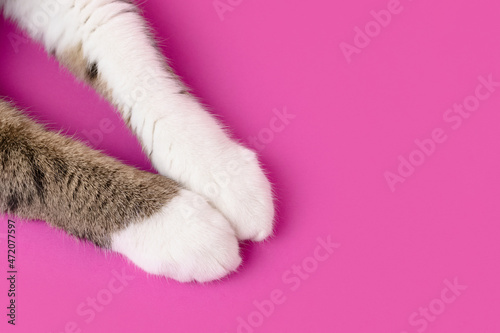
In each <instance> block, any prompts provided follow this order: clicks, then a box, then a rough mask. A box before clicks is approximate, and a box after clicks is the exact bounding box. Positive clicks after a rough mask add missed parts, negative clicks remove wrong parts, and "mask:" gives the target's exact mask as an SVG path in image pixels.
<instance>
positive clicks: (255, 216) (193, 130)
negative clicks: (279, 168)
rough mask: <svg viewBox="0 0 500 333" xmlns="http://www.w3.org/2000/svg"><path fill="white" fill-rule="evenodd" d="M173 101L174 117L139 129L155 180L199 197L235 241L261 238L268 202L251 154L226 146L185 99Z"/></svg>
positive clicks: (268, 225)
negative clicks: (224, 221) (176, 185)
mask: <svg viewBox="0 0 500 333" xmlns="http://www.w3.org/2000/svg"><path fill="white" fill-rule="evenodd" d="M178 98H179V99H181V100H179V101H178V104H176V105H175V106H173V107H172V110H177V111H172V112H171V113H164V114H163V116H161V117H157V120H156V121H155V122H154V125H152V124H150V125H147V126H144V130H143V136H145V137H146V138H150V139H147V140H146V139H144V140H143V144H144V146H145V147H146V151H147V152H149V155H150V158H151V162H152V163H153V165H154V166H155V168H156V169H157V170H158V172H159V173H160V174H162V175H164V176H167V177H169V178H171V179H173V180H175V181H177V182H178V183H180V184H181V185H182V186H184V187H185V188H187V189H189V190H191V191H193V192H196V193H198V194H201V195H203V196H204V197H205V198H206V199H207V200H208V201H209V202H210V203H212V204H213V205H214V206H215V207H216V208H217V209H218V210H219V211H220V212H221V213H222V214H223V215H224V216H225V217H226V218H227V219H228V220H229V222H230V223H231V225H232V226H233V228H234V230H235V232H236V236H237V237H238V238H239V239H242V240H245V239H251V240H255V241H261V240H263V239H265V238H267V237H268V236H269V235H271V233H272V230H273V220H274V205H273V196H272V190H271V185H270V183H269V181H268V179H267V178H266V175H265V174H264V172H263V170H262V168H261V166H260V164H259V161H258V159H257V156H256V154H255V153H254V152H253V151H251V150H249V149H247V148H244V147H242V146H241V145H239V144H237V143H236V142H234V141H233V140H231V139H230V138H229V137H228V136H227V134H226V133H225V131H224V130H222V128H221V126H220V125H219V124H218V123H217V122H216V121H215V119H214V118H213V117H212V116H211V115H210V114H209V113H208V112H205V111H204V110H203V109H202V108H201V107H200V105H199V104H198V103H197V102H196V101H195V100H194V99H192V98H191V97H190V96H186V95H182V97H178ZM182 98H183V99H182ZM152 119H154V117H152ZM145 133H147V135H146V134H145Z"/></svg>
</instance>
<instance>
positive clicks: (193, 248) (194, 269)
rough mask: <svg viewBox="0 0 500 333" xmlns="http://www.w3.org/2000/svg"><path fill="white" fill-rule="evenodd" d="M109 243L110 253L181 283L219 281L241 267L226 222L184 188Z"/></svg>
mask: <svg viewBox="0 0 500 333" xmlns="http://www.w3.org/2000/svg"><path fill="white" fill-rule="evenodd" d="M193 207H194V208H193ZM111 239H112V243H111V248H112V249H113V250H114V251H116V252H118V253H121V254H123V255H125V256H127V257H128V258H129V259H130V260H131V261H132V262H133V263H135V264H136V265H137V266H139V267H140V268H142V269H143V270H144V271H146V272H148V273H151V274H155V275H163V276H167V277H171V278H174V279H176V280H178V281H181V282H188V281H198V282H206V281H211V280H216V279H220V278H222V277H223V276H225V275H227V274H229V273H231V272H232V271H234V270H236V268H237V267H238V266H239V265H240V263H241V258H240V256H239V253H238V251H239V250H238V240H237V238H236V236H235V234H234V231H233V229H232V228H231V226H230V224H229V222H227V221H226V219H224V217H223V216H222V215H221V214H220V213H219V212H217V210H215V209H214V208H212V207H211V206H210V205H209V204H208V203H207V202H206V201H205V200H204V199H203V198H201V197H200V196H199V195H197V194H195V193H193V192H190V191H187V190H181V192H180V194H179V195H178V196H176V197H175V198H174V199H173V200H171V201H170V202H169V203H168V204H167V205H165V207H164V208H163V209H162V210H161V211H160V212H158V213H156V214H155V215H153V216H151V217H150V218H147V219H145V220H144V221H139V222H136V223H132V224H130V225H129V226H128V227H127V228H125V229H124V230H121V231H119V232H117V233H115V234H113V235H112V238H111Z"/></svg>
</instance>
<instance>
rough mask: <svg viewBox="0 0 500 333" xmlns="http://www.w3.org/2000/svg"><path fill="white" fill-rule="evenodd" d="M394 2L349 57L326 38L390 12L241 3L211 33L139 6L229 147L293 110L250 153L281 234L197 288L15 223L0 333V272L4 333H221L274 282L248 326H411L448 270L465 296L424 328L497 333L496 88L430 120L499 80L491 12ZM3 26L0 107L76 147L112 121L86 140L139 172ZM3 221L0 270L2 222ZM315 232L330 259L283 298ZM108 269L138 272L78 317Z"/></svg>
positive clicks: (42, 61) (190, 14)
mask: <svg viewBox="0 0 500 333" xmlns="http://www.w3.org/2000/svg"><path fill="white" fill-rule="evenodd" d="M401 4H402V6H403V7H404V9H403V11H402V12H401V13H400V14H399V15H397V16H395V17H393V20H392V22H391V23H390V25H389V26H388V27H386V28H383V29H382V32H381V33H380V35H379V36H377V37H375V38H374V39H373V40H372V42H371V44H370V45H369V46H368V47H366V48H365V49H363V50H362V52H361V53H360V54H359V55H354V56H353V59H352V63H350V64H348V63H347V62H346V60H345V58H344V56H343V54H342V52H341V51H340V48H339V43H341V42H348V43H352V42H353V38H354V31H353V28H354V27H355V26H364V24H366V23H367V22H368V21H370V20H371V17H370V11H371V10H379V9H382V8H386V6H387V1H386V0H370V1H369V0H360V1H354V2H351V1H338V2H332V1H326V0H323V1H318V2H306V1H300V2H299V1H286V0H275V1H271V2H270V1H243V2H242V3H241V5H239V6H237V7H236V8H235V9H234V10H233V11H232V12H228V13H226V15H225V20H224V21H221V20H220V19H219V17H218V16H217V14H216V12H215V10H214V9H213V7H212V3H211V1H195V0H171V1H161V0H149V1H148V2H146V3H144V4H143V5H142V8H143V9H144V13H145V15H146V17H147V18H148V20H149V21H150V22H151V23H152V25H153V26H154V28H155V29H156V30H157V34H158V36H159V38H160V39H161V40H162V41H163V43H162V44H163V45H164V47H163V52H164V53H165V54H166V55H167V56H168V57H169V58H171V59H172V63H173V66H174V68H175V69H176V71H177V72H178V73H179V74H180V75H181V76H182V77H183V78H184V79H185V81H186V82H187V83H188V84H189V85H190V86H191V87H192V88H193V90H194V91H195V93H196V94H197V95H198V96H199V97H200V98H201V99H202V100H203V101H204V102H205V103H207V104H208V105H210V106H211V107H212V108H213V110H214V113H216V114H218V115H219V116H220V118H221V119H222V120H223V121H224V123H226V124H227V125H229V127H230V128H232V130H233V133H234V134H235V136H236V137H237V138H239V139H241V140H243V141H246V139H247V138H248V137H249V136H251V135H256V134H257V133H259V132H260V131H261V130H262V129H263V128H266V127H269V122H270V120H271V119H272V117H273V109H274V108H278V109H282V108H283V107H286V108H287V110H288V111H289V112H290V113H292V114H294V115H296V118H295V119H294V120H292V121H291V123H290V124H289V125H288V126H287V127H286V129H285V130H283V131H282V132H280V133H276V135H275V138H274V140H273V141H272V142H270V143H269V144H267V145H266V147H265V149H263V150H262V151H261V152H260V155H261V159H262V161H263V163H264V165H265V167H266V169H267V170H268V171H269V173H270V177H271V179H272V181H273V183H274V184H275V188H276V193H277V201H278V204H277V206H278V222H277V228H276V235H275V237H274V238H273V239H272V240H270V241H269V242H266V243H262V244H246V245H245V246H244V265H243V267H242V268H241V270H240V272H239V273H238V274H234V275H232V276H231V277H230V278H228V279H225V280H223V281H220V282H216V283H211V284H208V285H196V284H179V283H177V282H175V281H172V280H166V279H158V278H155V277H151V276H147V275H146V274H144V273H143V272H142V271H139V270H136V269H135V268H134V267H132V266H131V265H129V264H127V262H126V261H125V260H124V259H122V258H121V257H119V256H116V255H113V254H107V255H104V254H103V253H102V252H101V251H98V250H95V249H94V247H93V246H92V245H89V244H85V243H79V242H76V241H74V240H73V239H72V238H70V237H68V236H66V235H65V234H63V233H62V232H59V231H55V230H51V229H49V228H48V227H47V226H46V225H45V224H44V223H40V222H30V223H23V224H19V223H18V227H17V231H18V239H17V241H18V244H17V249H18V252H17V263H18V267H19V274H18V281H17V288H18V293H19V294H18V295H19V296H18V303H19V304H18V308H17V325H16V327H15V328H12V327H10V325H6V321H7V319H6V317H5V314H4V311H5V306H6V305H7V303H6V302H7V297H6V290H7V284H6V280H5V278H1V281H2V282H0V295H2V296H1V297H0V303H1V304H0V309H3V310H0V313H1V316H0V318H2V319H1V323H0V330H2V331H3V332H4V331H6V332H47V333H49V332H53V333H56V332H57V333H59V332H64V327H65V325H66V323H68V322H71V321H74V322H76V323H77V324H78V327H79V329H80V330H81V331H82V332H236V331H237V327H238V321H237V319H238V317H243V318H247V317H248V315H249V314H250V313H252V312H253V311H255V310H256V308H255V306H254V305H253V301H254V300H258V301H262V300H264V299H269V295H270V293H271V291H272V290H274V289H281V290H282V291H284V294H285V297H286V301H285V302H284V304H281V305H277V306H276V309H275V311H274V313H273V314H272V315H270V316H269V317H266V318H265V319H264V322H263V323H262V324H261V325H259V327H257V328H255V329H254V331H255V332H346V333H351V332H352V333H357V332H371V333H379V332H380V333H382V332H384V333H388V332H394V333H401V332H404V331H407V332H408V333H410V332H417V329H416V328H417V327H413V326H411V325H410V324H409V322H408V317H409V316H410V315H411V314H412V313H413V312H414V311H418V309H419V307H425V306H428V305H429V302H430V301H431V300H433V299H435V298H438V297H439V296H440V292H441V290H442V289H443V287H444V284H443V280H445V279H449V280H450V281H452V280H453V279H454V278H455V277H457V278H458V281H459V282H460V283H461V284H465V285H467V286H468V288H467V290H465V291H464V292H463V294H462V295H461V296H460V297H459V298H457V300H456V301H455V302H454V303H452V304H450V305H448V306H447V307H446V310H445V311H444V313H443V314H441V315H439V316H438V317H437V318H436V320H435V321H434V322H431V323H430V324H429V327H428V328H427V330H426V331H428V332H485V333H489V332H499V331H500V319H499V318H500V316H499V315H498V313H499V310H500V287H499V281H500V271H499V268H498V267H499V264H500V260H499V259H500V258H499V254H500V252H499V251H500V237H499V234H500V226H499V221H500V205H499V204H498V202H499V200H500V176H499V174H500V130H499V128H500V124H499V122H500V90H499V91H497V92H496V93H494V94H493V95H492V96H491V97H490V98H489V99H488V100H486V101H485V102H483V103H482V104H481V106H480V109H479V110H478V111H476V113H475V114H473V115H472V116H471V118H470V119H467V120H466V121H464V123H463V125H462V127H461V128H459V129H458V130H456V131H453V130H451V128H450V127H449V126H448V125H447V124H446V123H444V122H443V120H442V116H443V113H444V112H445V110H446V109H447V108H449V107H451V106H452V105H453V103H460V102H462V101H463V99H464V97H466V96H467V95H469V94H472V93H473V92H474V89H475V87H476V85H477V82H478V81H477V77H478V76H479V75H483V76H487V75H488V74H490V73H492V74H493V78H496V79H498V80H500V37H499V35H500V34H499V33H500V20H499V18H498V13H499V10H500V5H499V4H498V2H497V1H494V0H484V1H474V2H473V1H470V2H468V1H461V2H457V1H445V0H438V1H428V0H427V1H424V0H418V1H409V0H401ZM0 30H1V33H0V57H1V63H0V73H1V76H0V95H7V96H10V97H12V99H14V100H15V101H16V102H17V103H18V105H20V106H22V107H29V108H30V110H29V113H30V114H32V115H34V116H35V117H36V118H38V119H40V120H42V121H44V122H50V127H51V128H53V129H64V130H65V131H66V132H67V133H68V134H76V136H78V137H80V138H84V135H83V134H82V133H83V131H84V130H92V129H95V128H98V124H99V122H100V121H101V119H103V118H109V119H111V120H112V122H113V123H114V124H115V125H116V129H115V130H114V132H113V133H112V134H109V135H108V134H105V135H104V140H103V141H102V143H100V144H97V145H96V146H97V148H99V149H102V150H104V151H105V152H106V153H108V154H110V155H112V156H115V157H118V158H120V159H121V160H123V161H124V162H126V163H129V164H131V165H134V166H138V167H141V168H145V169H149V168H150V165H149V163H148V162H147V161H146V159H145V157H144V156H143V155H142V153H141V151H140V148H139V146H138V144H137V142H136V140H135V139H134V138H133V137H132V136H131V135H130V134H129V133H128V131H127V129H126V128H125V126H124V125H123V124H122V122H121V121H120V120H119V118H118V116H117V115H115V113H114V111H113V110H112V108H111V107H110V106H108V105H107V103H106V102H104V101H102V100H100V99H99V98H98V97H97V96H96V94H95V93H94V92H93V91H91V90H89V89H87V88H86V87H84V86H82V85H81V84H78V83H75V81H74V80H73V78H72V77H71V76H70V75H69V74H67V73H66V72H64V71H61V70H60V69H59V68H58V65H57V63H56V62H55V61H54V60H53V59H49V58H48V57H47V56H46V55H45V53H44V52H43V51H42V50H41V48H40V47H39V46H38V45H36V44H33V43H31V42H29V43H22V44H21V45H19V47H18V49H17V50H16V49H15V48H14V47H13V46H12V45H11V43H10V42H9V39H8V36H9V33H15V34H19V32H17V30H16V29H15V28H14V27H13V26H12V25H11V24H10V23H6V22H2V21H0ZM10 36H12V35H10ZM16 51H17V52H16ZM435 127H442V128H443V129H445V132H446V134H447V135H448V140H447V141H446V142H445V143H443V144H441V145H439V146H438V147H437V150H436V152H435V153H434V155H432V156H431V157H430V158H428V159H427V160H426V162H425V163H424V164H423V165H422V166H420V167H418V168H417V170H416V171H415V173H414V174H413V175H412V176H411V177H409V178H408V180H407V181H406V182H405V183H403V184H398V185H397V188H396V191H395V192H394V193H392V192H391V191H390V189H389V187H388V186H387V184H386V182H385V179H384V172H385V171H392V172H395V171H396V168H397V165H398V162H397V158H398V156H399V155H404V156H408V154H409V153H410V152H411V151H412V150H413V149H415V145H414V144H413V141H414V140H415V139H424V138H428V137H430V133H431V131H432V130H433V129H434V128H435ZM16 220H17V221H18V220H19V219H16ZM0 228H1V229H0V246H1V249H0V258H2V259H1V260H0V268H1V272H2V273H0V277H1V276H4V274H5V271H6V264H7V262H6V243H5V238H1V236H2V235H1V234H4V232H5V230H6V218H1V224H0ZM328 235H331V237H332V240H334V241H335V242H338V243H340V244H341V247H340V248H339V249H338V250H336V252H335V253H334V254H333V255H332V256H331V257H330V258H329V259H328V260H327V261H325V262H321V263H319V266H318V268H317V270H316V271H314V272H313V273H312V274H311V275H310V277H309V278H308V279H306V280H305V281H303V282H302V284H301V285H300V287H299V288H298V289H297V290H296V291H292V290H290V285H289V284H287V283H285V282H284V281H283V280H282V274H283V273H284V272H285V271H287V270H288V269H290V267H291V266H292V265H293V264H294V263H300V262H302V260H303V259H304V258H306V257H308V256H310V255H312V254H313V251H314V249H315V247H316V246H317V242H316V238H317V237H326V236H328ZM123 267H125V269H126V272H128V274H130V275H133V276H134V277H135V278H134V280H133V281H131V282H130V284H129V286H127V287H126V288H125V289H124V290H123V292H121V293H120V294H117V295H114V298H113V300H112V301H111V302H110V304H109V305H107V306H105V308H104V310H103V311H102V312H100V313H97V315H96V317H95V319H94V320H93V321H92V322H90V323H88V324H87V323H85V322H84V320H83V319H84V318H83V317H81V316H79V315H78V314H77V313H76V308H77V307H78V305H79V304H80V303H82V302H85V300H86V298H87V297H89V296H91V297H95V296H96V294H97V293H98V292H99V291H100V290H102V289H103V288H106V286H107V284H108V282H109V281H110V279H111V278H112V276H113V275H112V271H113V270H117V271H121V270H122V268H123ZM5 328H7V330H5ZM77 331H78V330H77ZM242 332H243V331H242Z"/></svg>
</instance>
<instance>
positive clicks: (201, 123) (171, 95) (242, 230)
mask: <svg viewBox="0 0 500 333" xmlns="http://www.w3.org/2000/svg"><path fill="white" fill-rule="evenodd" d="M60 2H61V3H62V4H59V2H57V8H53V10H52V12H53V13H52V15H51V20H50V21H49V22H46V23H45V24H36V15H37V13H39V11H40V10H43V9H42V7H41V6H40V3H41V1H38V0H37V1H34V0H7V3H6V5H5V6H6V8H5V9H6V11H5V12H6V14H7V15H9V16H11V17H14V18H16V19H17V20H18V21H19V23H20V25H21V26H23V27H24V28H26V29H27V30H28V31H29V32H30V33H31V34H32V35H33V36H34V37H35V38H37V39H39V40H41V41H42V42H43V43H44V45H45V47H46V48H47V50H49V51H50V52H52V53H54V54H55V55H56V56H57V58H58V59H59V60H60V61H61V62H62V63H64V64H65V65H66V66H67V67H68V68H70V69H71V70H72V71H73V72H74V73H75V74H76V75H77V76H78V77H80V78H81V79H83V80H85V81H87V82H88V83H89V84H90V85H92V86H93V87H95V88H96V90H97V91H98V92H99V93H100V94H102V95H103V96H104V97H105V98H107V99H108V100H109V101H110V102H111V103H112V104H113V105H114V106H115V107H116V108H117V109H118V110H119V111H120V113H121V115H122V116H123V118H124V119H125V121H126V123H127V124H128V125H129V127H130V128H131V129H132V131H133V132H134V133H135V134H136V135H137V137H138V138H139V140H140V141H141V143H142V146H143V148H144V151H145V152H146V153H147V154H148V155H149V157H150V159H151V161H152V163H153V165H154V167H155V168H156V169H157V170H158V172H159V173H161V174H163V175H165V176H168V177H171V178H172V179H174V180H176V181H178V182H179V183H181V184H182V185H184V186H185V187H187V188H188V189H190V190H193V191H195V192H197V193H199V194H202V195H203V196H205V197H206V198H207V199H208V200H210V201H211V202H212V203H213V204H214V205H215V206H216V207H217V208H218V209H219V211H220V212H222V213H223V214H224V215H225V216H226V217H227V218H228V219H229V220H230V221H231V223H232V225H233V227H234V229H235V231H236V233H237V236H238V237H239V238H240V239H253V240H263V239H265V238H266V237H268V236H269V235H270V234H271V232H272V228H273V218H274V207H273V198H272V193H271V186H270V184H269V181H268V180H267V178H266V176H265V175H264V172H263V171H262V169H261V167H260V165H259V162H258V159H257V156H256V154H255V153H254V152H252V151H250V150H248V149H247V148H245V147H243V146H241V145H240V144H238V143H236V142H235V141H233V140H231V139H230V138H229V136H228V135H227V133H225V131H224V130H223V129H222V126H221V125H220V124H219V123H218V122H217V121H216V120H215V118H214V117H213V116H212V115H210V113H208V112H207V111H206V110H205V109H204V107H203V106H202V105H201V104H200V103H199V102H198V101H197V100H196V98H194V97H193V96H192V95H191V94H190V93H189V92H188V91H187V89H186V88H185V86H184V85H183V84H182V82H181V81H180V80H179V79H178V78H177V76H176V75H175V74H174V73H173V71H172V69H171V68H170V67H169V66H168V64H167V63H166V61H165V59H164V58H163V56H162V55H161V54H160V53H159V52H158V50H157V48H156V47H155V43H154V40H153V39H152V38H151V37H150V34H149V33H148V30H149V28H148V27H147V26H146V24H145V22H144V20H143V18H142V17H141V16H140V15H139V13H138V10H137V8H136V7H135V6H134V5H133V4H131V3H130V2H129V1H126V0H123V1H120V0H118V1H117V0H65V1H60ZM193 205H196V204H195V203H193Z"/></svg>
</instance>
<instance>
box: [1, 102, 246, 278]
mask: <svg viewBox="0 0 500 333" xmlns="http://www.w3.org/2000/svg"><path fill="white" fill-rule="evenodd" d="M0 212H2V213H7V214H11V215H17V216H20V217H23V218H29V219H43V220H45V221H47V223H49V224H50V225H51V226H53V227H56V228H59V229H62V230H65V231H66V232H68V233H69V234H71V235H73V236H75V237H78V238H81V239H87V240H89V241H91V242H93V243H95V244H96V245H98V246H100V247H103V248H107V249H111V250H113V251H115V252H118V253H121V254H123V255H125V256H126V257H128V258H129V259H130V260H131V261H132V262H134V263H135V264H136V265H137V266H139V267H140V268H142V269H143V270H145V271H146V272H148V273H151V274H156V275H162V276H167V277H171V278H174V279H176V280H179V281H183V282H184V281H193V280H195V281H199V282H205V281H210V280H214V279H219V278H221V277H223V276H225V275H227V274H228V273H230V272H232V271H234V270H235V269H236V268H237V267H238V266H239V264H240V262H241V258H240V256H239V249H238V239H237V238H236V235H235V234H234V230H233V228H232V227H231V225H230V224H229V222H228V221H227V220H226V219H225V218H224V217H223V216H222V215H221V214H220V213H219V212H218V211H217V210H216V209H214V208H212V206H211V205H210V204H209V203H208V202H207V201H206V200H205V199H203V198H202V197H201V196H200V195H198V194H196V193H194V192H190V191H188V190H186V189H183V188H181V187H179V186H178V185H177V183H176V182H174V181H172V180H170V179H168V178H166V177H163V176H161V175H157V174H151V173H148V172H144V171H140V170H137V169H134V168H132V167H130V166H127V165H124V164H122V163H120V162H118V161H116V160H115V159H113V158H111V157H108V156H106V155H104V154H101V153H100V152H97V151H94V150H92V149H90V148H89V147H87V146H85V145H84V144H82V143H80V142H77V141H74V140H72V139H70V138H67V137H65V136H62V135H59V134H56V133H52V132H50V131H47V130H45V129H44V127H43V126H41V125H39V124H37V123H35V122H33V121H32V120H30V119H29V118H28V117H26V116H24V115H22V114H21V113H20V112H19V111H17V110H16V109H14V108H13V107H12V106H11V105H10V104H8V103H7V102H4V101H2V100H1V99H0Z"/></svg>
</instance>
